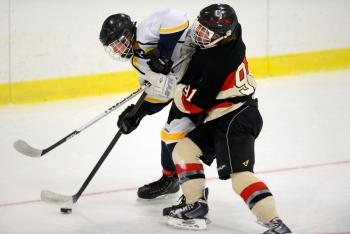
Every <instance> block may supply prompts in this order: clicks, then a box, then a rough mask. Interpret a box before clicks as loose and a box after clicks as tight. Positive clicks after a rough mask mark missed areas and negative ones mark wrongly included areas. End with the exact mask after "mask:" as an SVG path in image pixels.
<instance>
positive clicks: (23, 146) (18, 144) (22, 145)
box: [13, 140, 43, 158]
mask: <svg viewBox="0 0 350 234" xmlns="http://www.w3.org/2000/svg"><path fill="white" fill-rule="evenodd" d="M13 148H15V150H17V151H18V152H20V153H21V154H24V155H26V156H29V157H33V158H39V157H41V154H42V152H43V151H42V150H39V149H36V148H33V147H31V146H30V145H28V143H27V142H25V141H24V140H17V141H15V142H14V143H13Z"/></svg>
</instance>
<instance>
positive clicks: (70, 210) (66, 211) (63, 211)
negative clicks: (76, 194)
mask: <svg viewBox="0 0 350 234" xmlns="http://www.w3.org/2000/svg"><path fill="white" fill-rule="evenodd" d="M61 213H62V214H71V213H72V208H61Z"/></svg>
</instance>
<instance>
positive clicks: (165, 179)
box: [137, 175, 180, 200]
mask: <svg viewBox="0 0 350 234" xmlns="http://www.w3.org/2000/svg"><path fill="white" fill-rule="evenodd" d="M179 190H180V185H179V179H178V177H177V176H166V175H163V176H162V177H161V178H160V179H159V180H157V181H155V182H152V183H150V184H146V185H144V186H142V187H140V188H139V189H138V190H137V196H138V197H139V198H141V199H145V200H151V199H155V198H165V197H174V196H176V193H177V192H178V191H179Z"/></svg>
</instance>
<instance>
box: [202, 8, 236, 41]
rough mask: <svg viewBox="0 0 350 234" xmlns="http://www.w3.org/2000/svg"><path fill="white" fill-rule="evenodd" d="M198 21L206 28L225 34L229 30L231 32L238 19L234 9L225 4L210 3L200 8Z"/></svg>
mask: <svg viewBox="0 0 350 234" xmlns="http://www.w3.org/2000/svg"><path fill="white" fill-rule="evenodd" d="M198 21H199V22H200V23H201V24H202V25H203V26H205V27H207V28H208V29H210V30H212V31H214V32H215V33H219V34H221V35H226V33H227V32H229V31H230V30H231V33H233V32H234V31H235V29H236V27H237V24H238V20H237V15H236V12H235V10H233V8H232V7H231V6H229V5H227V4H212V5H210V6H208V7H206V8H204V9H203V10H201V12H200V14H199V17H198Z"/></svg>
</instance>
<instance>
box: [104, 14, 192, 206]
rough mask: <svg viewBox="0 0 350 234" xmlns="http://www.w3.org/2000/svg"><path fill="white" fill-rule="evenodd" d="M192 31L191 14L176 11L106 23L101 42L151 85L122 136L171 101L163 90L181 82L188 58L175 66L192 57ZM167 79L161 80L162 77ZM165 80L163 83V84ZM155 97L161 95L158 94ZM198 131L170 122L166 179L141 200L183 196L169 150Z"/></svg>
mask: <svg viewBox="0 0 350 234" xmlns="http://www.w3.org/2000/svg"><path fill="white" fill-rule="evenodd" d="M188 27H189V20H188V17H187V14H186V13H185V12H183V11H180V10H176V9H171V8H170V9H165V10H162V11H158V12H155V13H154V14H152V15H151V16H149V17H148V18H146V19H145V20H143V21H141V22H140V23H138V24H136V22H133V21H131V19H130V17H129V16H128V15H126V14H122V13H119V14H114V15H111V16H109V17H108V18H107V19H106V20H105V21H104V23H103V25H102V29H101V32H100V41H101V42H102V44H103V46H104V47H105V50H106V51H107V53H108V54H109V55H111V56H112V57H113V58H114V59H118V60H131V63H132V66H133V67H134V68H135V69H136V70H137V71H138V72H139V73H140V76H141V77H140V79H139V80H140V81H141V82H142V81H143V80H148V81H150V82H151V83H152V86H151V87H150V88H148V89H147V90H146V92H147V93H149V95H147V97H146V98H145V101H144V103H143V104H142V106H141V108H140V110H139V111H138V112H137V114H136V115H134V116H130V115H128V114H129V112H130V110H131V109H132V106H129V107H127V108H126V109H125V110H124V111H123V113H122V114H121V115H120V116H119V120H118V127H120V129H121V130H122V132H123V133H124V134H129V133H130V132H132V131H133V130H134V129H135V128H136V127H137V126H138V125H139V123H140V121H141V119H142V118H143V117H144V116H145V115H151V114H153V113H156V112H158V111H159V110H160V109H162V108H163V107H164V106H166V105H167V104H169V103H170V102H171V97H172V96H173V93H167V94H163V93H162V92H161V91H160V90H157V89H163V88H164V87H165V88H166V89H169V90H174V89H173V87H174V86H175V85H176V83H177V82H178V81H179V80H180V79H181V77H182V75H183V73H184V71H185V68H186V67H187V64H188V61H189V59H187V60H185V61H184V62H182V63H181V64H180V65H179V66H177V67H176V68H175V69H173V72H170V70H171V66H172V64H173V63H176V62H177V61H178V60H179V59H180V58H183V56H186V55H185V54H184V51H186V53H187V54H188V53H190V52H191V47H188V46H187V50H184V49H183V48H184V47H186V45H185V46H184V42H185V40H186V35H187V31H188ZM163 76H164V77H167V79H160V78H161V77H163ZM160 80H163V81H164V82H167V84H164V83H162V82H159V81H160ZM155 93H157V94H155ZM193 128H194V125H193V123H192V122H191V120H189V119H187V118H183V119H182V120H177V121H175V122H174V121H170V122H169V121H168V122H167V123H166V124H165V126H164V128H163V130H162V132H161V136H162V141H161V165H162V177H161V178H160V179H159V180H157V181H155V182H153V183H150V184H146V185H144V186H142V187H140V188H139V189H138V191H137V195H138V197H140V198H143V199H154V198H158V197H161V196H164V195H169V194H173V193H176V192H177V191H179V188H180V187H179V182H178V177H177V175H176V169H175V165H174V163H173V161H172V157H171V151H172V148H173V146H174V145H175V143H176V142H177V141H178V140H179V139H181V138H183V137H184V136H185V135H186V133H187V132H189V131H190V130H192V129H193Z"/></svg>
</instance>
